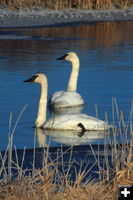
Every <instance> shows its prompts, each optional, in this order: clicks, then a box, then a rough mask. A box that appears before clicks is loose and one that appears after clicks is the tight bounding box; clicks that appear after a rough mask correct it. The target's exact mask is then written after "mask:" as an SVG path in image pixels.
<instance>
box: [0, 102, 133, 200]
mask: <svg viewBox="0 0 133 200" xmlns="http://www.w3.org/2000/svg"><path fill="white" fill-rule="evenodd" d="M25 108H26V107H24V108H23V110H22V111H21V113H20V115H19V117H18V120H17V121H16V124H15V126H14V128H13V131H12V132H11V133H10V127H11V118H12V116H11V117H10V122H9V145H8V147H7V151H6V152H5V153H4V154H0V177H1V179H0V200H18V199H19V200H25V199H26V200H75V199H77V200H79V199H80V200H115V199H117V187H118V185H126V184H127V185H133V130H132V114H133V104H132V106H131V111H130V113H129V120H128V121H127V122H125V121H124V119H123V114H122V112H121V111H119V108H118V105H117V102H116V99H114V98H113V99H112V118H113V119H114V115H117V119H118V125H117V128H116V127H115V126H114V127H113V129H112V130H111V131H112V132H113V137H114V140H113V144H110V147H111V150H110V149H109V146H108V145H107V144H106V141H107V137H109V134H107V135H105V139H104V140H105V141H104V159H103V163H101V161H100V157H97V156H96V155H95V151H94V150H93V148H92V146H91V148H92V154H93V155H94V158H95V160H94V163H93V164H92V166H91V167H90V168H89V169H87V166H88V164H86V166H85V167H84V168H83V167H82V166H81V167H80V170H78V171H76V168H75V181H73V180H72V179H70V175H71V173H69V172H70V170H71V169H72V168H73V167H74V165H73V164H74V162H75V161H74V160H72V153H73V151H72V149H71V147H69V150H70V159H69V163H68V168H67V170H66V168H65V165H66V163H64V161H63V156H64V154H65V153H66V152H67V151H68V149H67V150H65V151H63V149H61V151H60V153H57V158H54V160H52V158H51V156H50V153H49V147H47V148H45V149H44V154H43V159H42V160H43V161H42V166H43V167H42V168H41V169H36V168H35V165H34V163H35V157H34V156H33V167H32V168H31V169H23V162H24V159H25V150H24V151H23V156H22V161H21V163H19V162H18V154H17V151H15V155H16V159H15V161H14V159H13V158H12V138H13V134H14V131H15V129H16V126H17V123H18V122H19V119H20V117H21V115H22V113H23V111H24V110H25ZM106 117H107V116H106ZM113 123H114V121H113ZM123 130H124V137H123V132H122V131H123ZM108 131H109V132H110V130H108ZM128 133H130V134H131V138H130V145H129V142H128V141H127V134H128ZM117 135H118V136H119V137H123V142H122V145H119V144H118V142H117ZM109 151H111V165H110V164H109ZM33 153H35V149H34V151H33ZM88 161H89V160H88ZM94 165H97V166H98V167H99V170H98V171H97V172H96V173H98V174H99V179H97V180H96V179H94V178H91V177H90V176H89V177H88V178H87V180H85V181H84V178H85V177H86V175H88V174H89V173H90V171H91V169H92V168H93V166H94ZM60 166H61V167H62V172H61V171H60V170H59V168H60ZM14 169H15V170H16V174H15V175H14V174H13V171H12V170H14Z"/></svg>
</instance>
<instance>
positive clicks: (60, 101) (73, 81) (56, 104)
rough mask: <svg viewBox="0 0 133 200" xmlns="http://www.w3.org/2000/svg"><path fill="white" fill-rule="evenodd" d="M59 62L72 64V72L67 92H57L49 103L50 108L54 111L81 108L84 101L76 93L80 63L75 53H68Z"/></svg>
mask: <svg viewBox="0 0 133 200" xmlns="http://www.w3.org/2000/svg"><path fill="white" fill-rule="evenodd" d="M57 60H66V61H70V62H71V63H72V72H71V75H70V79H69V82H68V88H67V91H57V92H55V93H54V94H53V95H52V97H51V99H50V102H49V106H50V107H51V108H53V109H55V110H56V109H59V108H66V107H72V106H80V105H83V104H84V100H83V98H82V97H81V95H80V94H79V93H77V92H76V89H77V80H78V74H79V67H80V62H79V58H78V56H77V54H76V53H75V52H69V53H66V54H65V55H64V56H62V57H60V58H57Z"/></svg>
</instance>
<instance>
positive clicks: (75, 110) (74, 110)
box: [50, 105, 84, 115]
mask: <svg viewBox="0 0 133 200" xmlns="http://www.w3.org/2000/svg"><path fill="white" fill-rule="evenodd" d="M83 107H84V106H83V105H81V106H74V107H71V108H56V110H55V109H50V112H51V113H52V114H53V115H62V114H77V113H81V112H82V110H83Z"/></svg>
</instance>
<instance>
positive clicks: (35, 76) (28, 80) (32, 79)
mask: <svg viewBox="0 0 133 200" xmlns="http://www.w3.org/2000/svg"><path fill="white" fill-rule="evenodd" d="M37 77H38V76H37V75H34V76H32V77H31V78H29V79H27V80H25V81H24V82H34V80H35V79H36V78H37Z"/></svg>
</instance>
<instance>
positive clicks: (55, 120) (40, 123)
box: [24, 73, 109, 131]
mask: <svg viewBox="0 0 133 200" xmlns="http://www.w3.org/2000/svg"><path fill="white" fill-rule="evenodd" d="M24 82H35V83H39V84H40V85H41V96H40V101H39V107H38V114H37V119H36V122H35V126H36V127H43V128H44V129H48V130H49V129H50V130H80V131H81V128H80V127H79V126H78V124H79V123H82V124H83V126H84V127H85V129H86V130H105V129H108V128H109V126H108V124H107V123H106V122H104V121H102V120H99V119H97V118H95V117H91V116H88V115H86V114H81V113H78V114H62V115H55V116H54V117H52V118H50V119H48V120H47V121H46V108H47V88H48V82H47V77H46V76H45V75H44V74H42V73H39V74H36V75H34V76H33V77H31V78H30V79H28V80H26V81H24Z"/></svg>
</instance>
